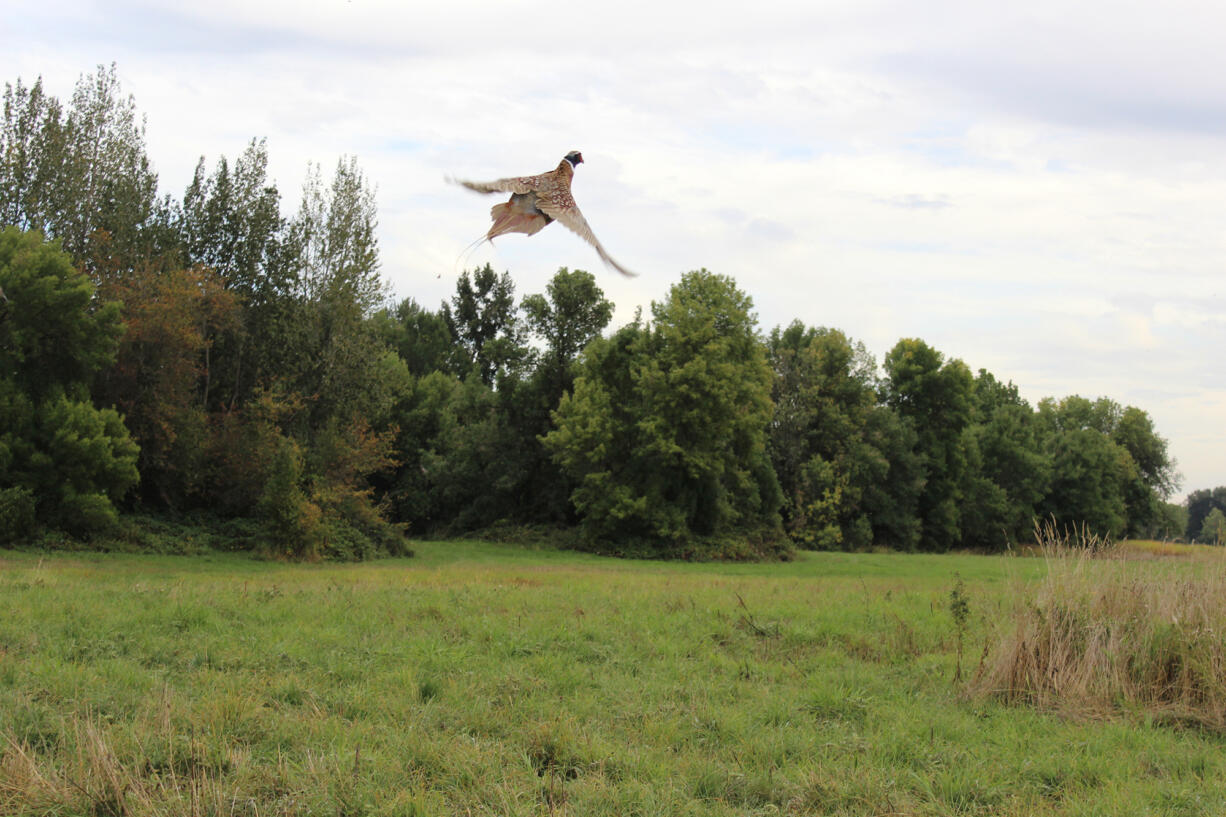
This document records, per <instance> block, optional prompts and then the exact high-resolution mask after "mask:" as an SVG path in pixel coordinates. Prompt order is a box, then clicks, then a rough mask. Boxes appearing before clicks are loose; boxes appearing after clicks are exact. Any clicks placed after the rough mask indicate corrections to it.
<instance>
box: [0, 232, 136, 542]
mask: <svg viewBox="0 0 1226 817" xmlns="http://www.w3.org/2000/svg"><path fill="white" fill-rule="evenodd" d="M0 289H3V290H4V291H5V292H6V293H7V294H8V297H9V298H10V299H11V301H12V305H11V308H10V309H8V311H7V313H6V315H5V318H4V320H3V321H0V493H2V494H3V496H4V497H7V500H0V501H8V502H22V503H25V504H27V505H28V506H29V507H28V508H27V511H28V512H20V513H18V514H16V515H17V516H20V517H24V518H27V519H33V518H37V520H38V521H39V522H41V523H42V524H45V525H48V526H51V527H57V528H62V529H65V530H68V531H70V532H72V533H76V534H88V533H92V532H95V531H98V530H102V529H105V528H107V527H109V526H111V525H112V524H113V523H114V522H115V520H116V511H115V507H114V503H115V502H116V501H118V500H119V499H120V498H122V497H123V495H124V494H125V493H126V492H127V491H128V489H129V488H131V487H132V486H133V485H134V484H135V483H136V480H137V476H138V475H137V470H136V457H137V447H136V445H135V443H133V442H132V439H131V437H130V436H129V435H128V430H127V429H126V428H125V427H124V425H123V421H122V420H121V419H120V417H119V414H118V413H116V412H115V411H114V410H113V409H96V408H94V406H93V404H92V403H91V402H90V393H89V383H90V381H91V380H92V378H93V376H94V375H95V374H96V373H97V372H98V370H99V369H101V368H102V367H103V366H105V365H107V364H108V363H109V362H111V361H112V360H113V359H114V356H115V350H116V345H117V343H118V339H119V336H120V334H121V333H122V331H123V330H122V327H121V325H120V322H119V308H118V305H117V304H114V303H110V304H103V305H97V304H95V303H93V300H92V296H93V286H92V285H91V284H90V282H89V280H88V279H87V278H86V277H85V276H84V275H83V274H81V273H79V272H77V271H76V270H75V269H73V267H72V263H71V261H70V259H69V257H68V256H67V255H66V254H65V253H64V252H62V251H61V250H59V249H58V248H57V247H55V246H53V245H51V244H48V243H46V242H44V241H43V240H42V237H41V236H40V235H39V234H38V233H34V232H22V231H20V230H18V229H16V228H13V227H9V228H6V229H4V230H3V231H0ZM6 515H7V516H12V515H13V514H12V509H10V512H9V513H7V514H6V513H5V511H4V509H0V516H6ZM27 532H28V531H27Z"/></svg>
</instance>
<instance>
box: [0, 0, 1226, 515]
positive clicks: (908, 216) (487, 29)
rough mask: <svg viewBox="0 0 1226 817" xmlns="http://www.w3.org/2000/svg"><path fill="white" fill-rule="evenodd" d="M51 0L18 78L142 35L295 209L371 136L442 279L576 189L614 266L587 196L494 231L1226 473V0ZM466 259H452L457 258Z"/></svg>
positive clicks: (178, 187)
mask: <svg viewBox="0 0 1226 817" xmlns="http://www.w3.org/2000/svg"><path fill="white" fill-rule="evenodd" d="M172 5H174V6H179V5H180V4H168V3H165V4H164V3H162V2H152V0H150V1H149V2H141V0H111V1H110V2H106V3H93V2H84V1H83V0H39V2H28V0H18V2H17V8H16V10H15V11H14V10H12V9H10V10H8V11H6V13H5V15H4V18H5V23H4V25H5V29H6V33H5V37H4V40H5V47H4V49H3V50H0V69H2V70H0V79H3V80H5V81H9V82H11V81H13V80H15V79H17V78H18V77H20V78H21V79H22V80H23V81H25V82H26V83H27V84H29V83H30V82H31V81H32V80H33V79H35V78H36V77H38V76H40V75H41V76H42V77H43V80H44V83H45V85H46V88H47V90H48V91H49V92H51V93H53V94H55V95H57V96H59V97H60V98H61V99H65V100H66V99H68V98H69V97H70V96H71V93H72V88H73V85H74V83H75V82H76V80H77V78H78V77H79V76H80V75H81V74H83V73H90V72H93V71H94V70H96V67H97V65H98V64H100V63H102V64H108V65H109V64H110V63H111V62H115V63H117V66H118V72H119V77H120V80H121V82H122V83H123V88H124V90H125V91H127V92H129V93H131V94H133V95H134V96H135V99H136V104H137V107H138V109H139V110H140V111H141V112H143V113H144V114H145V115H146V116H147V128H148V130H147V143H148V149H149V154H150V158H151V159H152V161H153V163H154V165H155V169H156V170H157V172H158V174H159V178H160V180H161V185H162V188H163V192H169V193H172V194H174V195H176V196H181V195H182V192H183V189H184V188H185V187H186V185H187V183H188V182H189V181H190V178H191V173H192V170H193V168H194V167H195V164H196V162H197V160H198V159H199V158H200V157H201V156H204V157H205V158H206V161H207V162H208V164H209V166H210V168H211V167H212V165H213V163H214V162H215V161H216V160H217V158H218V157H219V156H222V155H224V156H226V157H229V158H231V159H232V158H233V157H235V156H236V155H237V154H238V153H240V152H241V151H242V149H243V148H244V146H245V145H246V144H247V142H249V141H250V139H251V138H253V137H258V138H264V137H266V138H267V140H268V150H269V156H270V172H271V175H272V176H273V178H274V180H275V181H276V183H277V186H278V188H279V189H280V191H281V194H282V199H283V204H284V206H285V208H286V210H287V212H288V211H291V210H293V209H295V208H296V206H297V202H298V198H299V190H300V186H301V183H302V179H303V177H304V175H305V172H306V169H307V165H308V162H311V161H315V162H319V163H320V164H322V165H323V168H324V172H325V176H328V175H330V172H331V170H332V168H333V167H334V166H335V164H336V162H337V160H338V159H339V158H340V157H341V156H349V155H353V156H356V157H357V159H358V162H359V165H360V166H361V168H362V169H363V171H364V172H365V173H366V175H367V176H368V178H369V179H370V180H371V181H372V182H373V183H374V185H375V186H376V187H377V198H378V204H379V217H380V232H379V240H380V244H381V247H382V262H383V272H384V274H385V276H386V278H387V279H388V281H389V282H390V284H391V286H392V288H393V290H394V293H395V294H396V295H397V296H398V297H406V296H411V297H413V298H415V299H417V300H418V301H419V302H420V303H422V304H424V305H426V306H429V307H432V308H433V307H436V306H437V305H438V304H439V303H440V302H441V301H442V300H443V299H445V298H447V297H449V296H450V294H451V293H452V292H453V291H454V286H455V273H456V260H457V257H458V256H459V254H460V252H461V251H462V250H463V248H464V247H465V245H467V244H468V243H469V242H470V241H472V240H473V239H474V238H477V237H479V236H480V235H482V234H483V233H484V231H485V230H486V229H487V227H488V222H489V217H488V208H489V206H490V205H491V204H493V203H494V201H495V199H492V198H486V197H482V196H478V195H476V194H473V193H471V192H469V191H466V190H463V189H461V188H458V187H455V186H451V185H448V184H446V183H445V182H444V176H447V175H453V176H459V177H464V178H472V179H488V178H495V177H499V176H506V175H525V174H530V173H539V172H542V171H545V170H548V169H551V168H553V167H554V166H555V165H556V164H557V162H558V161H559V160H560V158H561V157H562V155H563V154H565V153H566V152H567V151H569V150H572V149H577V150H581V151H583V154H584V158H585V159H586V162H585V164H583V165H581V166H580V168H579V170H578V174H577V176H576V179H575V182H574V193H575V197H576V199H577V201H578V202H579V205H580V207H581V208H582V209H583V211H584V213H585V215H586V216H587V220H588V222H589V223H590V224H591V225H592V228H593V229H594V231H595V232H596V234H597V235H598V236H599V237H600V239H601V240H602V242H603V243H604V245H605V247H606V248H607V249H608V250H609V252H610V253H611V254H612V255H613V256H614V257H615V258H617V259H618V260H619V261H620V262H621V263H622V264H624V265H625V266H627V267H629V268H631V269H633V270H636V271H637V272H639V273H640V275H639V277H638V278H635V279H623V278H622V277H621V276H619V275H617V273H615V272H612V271H609V270H606V269H605V268H603V267H602V265H601V264H600V261H599V259H598V258H597V257H596V256H595V254H594V252H592V251H591V250H590V248H588V247H587V245H585V244H583V243H582V242H581V241H580V240H579V239H578V238H576V237H575V236H573V235H571V234H569V233H567V232H566V231H565V230H564V229H562V228H560V227H558V226H556V225H554V226H552V227H551V228H550V229H547V230H545V231H543V232H541V233H540V234H538V235H536V236H533V237H531V238H528V237H524V236H508V237H506V238H504V239H501V240H500V241H499V244H498V246H497V247H496V248H493V249H490V248H488V247H483V248H482V249H480V250H479V251H478V252H477V253H476V254H475V255H474V256H473V257H472V258H471V259H469V262H468V266H472V265H473V264H482V263H485V262H487V261H488V262H490V263H492V264H493V265H494V267H495V269H497V270H499V271H500V272H501V271H502V270H509V271H510V272H511V274H512V276H513V277H514V278H515V280H516V283H517V287H518V293H519V294H520V295H524V294H528V293H532V292H542V291H543V290H544V287H545V284H546V283H547V281H548V280H549V278H550V276H551V275H552V274H553V273H554V272H555V271H556V270H557V268H558V267H562V266H566V267H570V268H572V269H575V268H579V269H587V270H589V271H591V272H594V273H596V274H597V276H598V279H599V281H600V284H601V286H602V287H604V289H605V292H606V294H607V295H608V296H609V298H610V299H611V300H613V301H614V302H615V303H616V304H617V307H618V311H617V317H616V318H615V320H616V321H618V322H624V321H625V320H628V319H629V318H630V317H632V315H633V313H634V310H635V309H636V308H637V307H640V306H642V307H644V309H645V310H646V308H647V307H648V306H649V305H650V303H651V302H652V301H653V300H660V299H661V298H663V297H664V296H665V295H666V294H667V291H668V288H669V287H670V286H671V285H672V284H674V283H676V281H677V280H678V278H679V276H680V274H681V273H682V272H684V271H687V270H691V269H697V268H699V267H706V268H708V269H710V270H712V271H714V272H718V273H723V274H727V275H730V276H732V277H733V278H735V279H736V281H737V282H738V284H739V285H740V287H741V288H742V289H744V290H745V291H746V292H747V293H748V294H749V295H750V296H751V297H752V298H753V299H754V303H755V305H756V308H757V311H758V315H759V320H760V323H761V325H762V327H763V328H764V329H767V330H768V329H769V328H771V327H773V326H775V325H778V324H786V323H789V322H791V321H792V320H793V319H800V320H802V321H804V322H805V323H806V324H809V325H817V326H832V327H836V328H838V329H841V330H843V331H844V332H846V333H847V334H848V335H850V336H851V337H852V338H853V339H856V340H860V341H863V342H864V344H865V345H866V346H867V347H868V349H869V351H870V352H872V353H873V354H874V355H875V356H876V357H877V359H878V361H880V360H881V358H882V356H884V354H885V353H886V352H887V351H888V350H889V349H890V348H891V347H892V346H893V345H894V344H895V343H896V342H897V341H898V339H899V338H903V337H918V338H922V339H923V340H924V341H926V342H927V343H929V344H930V345H932V346H934V347H935V348H937V349H939V350H940V351H941V352H943V353H944V354H945V355H946V356H948V357H957V358H961V359H962V360H964V361H965V362H966V363H967V364H968V365H969V366H970V367H971V369H972V370H978V369H979V368H986V369H988V370H989V371H991V372H992V373H993V374H995V375H996V376H997V377H998V378H999V379H1001V380H1005V381H1008V380H1012V381H1013V382H1014V383H1016V384H1017V385H1018V387H1019V388H1020V389H1021V392H1022V394H1023V395H1024V396H1025V397H1026V398H1027V399H1029V400H1031V401H1032V402H1037V401H1038V400H1039V399H1040V398H1042V397H1045V396H1054V397H1063V396H1066V395H1069V394H1081V395H1084V396H1086V397H1090V398H1094V397H1098V396H1107V397H1110V398H1112V399H1114V400H1116V401H1118V402H1120V403H1122V404H1125V405H1135V406H1138V407H1140V408H1143V409H1145V410H1146V411H1148V412H1149V413H1150V415H1151V416H1152V417H1153V418H1154V421H1155V423H1156V425H1157V428H1158V431H1159V433H1160V434H1161V435H1162V436H1164V437H1165V438H1167V439H1168V440H1169V442H1170V450H1171V453H1172V455H1173V456H1174V457H1175V458H1176V459H1177V460H1178V462H1179V470H1180V471H1181V472H1182V473H1183V475H1184V481H1183V486H1182V487H1181V489H1180V490H1179V492H1178V494H1177V496H1180V497H1181V496H1182V495H1183V494H1185V493H1186V492H1187V491H1189V490H1195V489H1197V488H1208V487H1213V486H1217V485H1226V355H1224V352H1226V297H1224V296H1226V286H1224V284H1223V281H1224V280H1226V48H1224V47H1223V45H1222V37H1223V32H1226V4H1223V3H1221V2H1220V0H1212V2H1190V1H1188V0H1175V1H1174V2H1170V1H1169V0H1164V2H1161V3H1159V2H1157V0H1152V1H1151V2H1127V1H1126V0H1115V1H1114V2H1079V3H1070V2H1068V0H1055V1H1052V2H1049V0H1030V2H1027V3H1017V2H1014V1H1012V0H1011V1H1010V2H956V1H955V0H927V1H926V2H923V3H916V2H910V1H909V0H883V1H882V2H872V1H871V0H869V1H866V0H850V1H849V2H808V3H801V2H795V3H781V2H754V3H744V2H736V3H724V2H711V1H710V0H708V1H707V2H671V3H666V2H659V0H656V2H635V1H634V0H630V1H627V0H622V2H618V3H610V2H607V0H606V2H601V3H587V2H566V3H529V2H524V3H519V2H513V1H512V0H502V2H498V3H493V2H469V0H449V2H432V3H416V2H404V1H403V0H388V1H387V2H384V1H383V0H380V1H379V2H371V1H370V0H326V1H325V2H309V1H308V2H303V1H302V0H292V1H291V0H286V1H285V2H281V1H279V0H210V2H207V3H196V4H181V6H182V7H181V8H170V7H171V6H172ZM440 273H441V275H442V277H441V278H439V277H438V276H439V275H440Z"/></svg>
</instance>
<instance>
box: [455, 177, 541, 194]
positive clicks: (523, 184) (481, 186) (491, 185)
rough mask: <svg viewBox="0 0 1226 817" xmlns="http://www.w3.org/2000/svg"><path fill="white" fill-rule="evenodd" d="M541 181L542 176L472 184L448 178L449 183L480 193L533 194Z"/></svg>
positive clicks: (463, 180) (464, 180)
mask: <svg viewBox="0 0 1226 817" xmlns="http://www.w3.org/2000/svg"><path fill="white" fill-rule="evenodd" d="M539 180H540V176H511V177H509V178H506V179H495V180H494V181H492V182H470V181H468V180H467V179H453V178H451V177H450V176H448V177H447V181H449V182H452V183H453V184H458V185H460V186H461V187H467V188H468V189H469V190H475V191H477V192H478V193H531V192H532V191H533V190H536V189H537V188H538V187H539V186H540V181H539Z"/></svg>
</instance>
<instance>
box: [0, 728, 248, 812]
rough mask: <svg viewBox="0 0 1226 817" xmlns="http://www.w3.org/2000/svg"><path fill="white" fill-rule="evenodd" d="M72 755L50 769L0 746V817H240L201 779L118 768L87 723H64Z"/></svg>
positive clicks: (9, 745) (31, 755)
mask: <svg viewBox="0 0 1226 817" xmlns="http://www.w3.org/2000/svg"><path fill="white" fill-rule="evenodd" d="M68 722H69V723H70V726H71V728H70V729H69V731H68V733H67V735H66V738H67V740H68V742H69V743H70V744H71V751H69V752H66V753H64V755H63V756H62V757H61V758H60V762H53V761H51V760H50V759H49V758H47V757H45V756H43V755H40V754H39V753H38V752H37V751H36V750H34V749H33V748H31V747H30V746H28V745H26V744H24V743H19V742H16V741H14V740H12V739H11V738H5V739H3V742H0V814H4V815H14V817H24V815H42V814H87V815H96V816H97V817H129V816H130V815H147V814H165V815H183V816H184V817H207V815H221V814H228V815H237V814H243V813H246V812H245V811H244V809H243V808H242V806H243V805H244V804H243V803H242V802H240V801H239V800H238V799H237V798H236V796H235V795H234V794H233V793H232V792H228V791H225V790H223V788H222V786H221V785H220V784H219V783H218V782H217V781H216V780H214V779H213V778H212V777H211V776H210V775H208V774H207V773H203V772H200V771H199V770H191V771H190V772H189V773H187V774H178V773H176V771H175V770H174V768H173V767H172V768H170V769H168V770H167V772H166V773H165V774H159V775H149V774H144V773H142V772H141V770H139V769H137V768H134V767H132V766H130V765H125V764H124V763H123V762H121V761H120V760H119V758H118V757H117V755H116V753H115V751H114V750H113V747H112V746H111V744H110V741H109V739H108V737H107V735H106V733H105V731H104V729H103V728H102V727H101V726H100V725H99V724H98V723H96V722H95V721H94V720H93V719H88V718H78V717H70V718H69V719H68Z"/></svg>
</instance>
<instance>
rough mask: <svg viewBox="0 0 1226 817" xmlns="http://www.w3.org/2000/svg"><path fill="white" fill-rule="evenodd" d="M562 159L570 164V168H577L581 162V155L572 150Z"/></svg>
mask: <svg viewBox="0 0 1226 817" xmlns="http://www.w3.org/2000/svg"><path fill="white" fill-rule="evenodd" d="M563 158H565V159H566V161H568V162H570V166H571V167H578V165H579V163H580V162H582V161H583V154H582V153H580V152H579V151H577V150H572V151H571V152H570V153H568V154H566V156H565V157H563Z"/></svg>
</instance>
